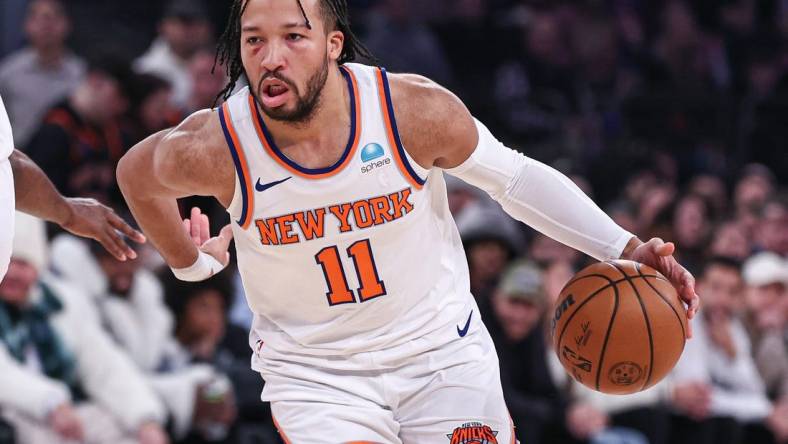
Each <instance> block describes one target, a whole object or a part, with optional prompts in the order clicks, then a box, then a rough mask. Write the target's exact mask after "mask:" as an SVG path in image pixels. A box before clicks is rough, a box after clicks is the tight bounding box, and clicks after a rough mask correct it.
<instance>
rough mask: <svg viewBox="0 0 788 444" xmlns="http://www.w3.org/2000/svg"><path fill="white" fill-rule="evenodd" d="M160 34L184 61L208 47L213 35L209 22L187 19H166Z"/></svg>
mask: <svg viewBox="0 0 788 444" xmlns="http://www.w3.org/2000/svg"><path fill="white" fill-rule="evenodd" d="M159 32H160V33H161V35H162V36H163V37H164V40H166V41H167V44H169V46H170V48H172V50H173V52H175V54H177V55H178V57H180V58H181V59H183V60H188V59H189V58H190V57H191V56H192V55H193V54H194V53H195V52H196V51H197V50H198V49H199V48H201V47H204V46H205V45H207V44H208V43H209V42H210V41H211V38H212V33H213V31H212V29H211V24H210V23H209V22H208V20H205V19H199V18H185V17H167V18H165V19H164V20H163V21H162V22H161V25H160V28H159Z"/></svg>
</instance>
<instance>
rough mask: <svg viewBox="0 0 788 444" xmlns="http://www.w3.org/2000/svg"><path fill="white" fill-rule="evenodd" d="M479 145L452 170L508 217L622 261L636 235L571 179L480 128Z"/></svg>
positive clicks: (601, 256) (592, 252) (595, 254)
mask: <svg viewBox="0 0 788 444" xmlns="http://www.w3.org/2000/svg"><path fill="white" fill-rule="evenodd" d="M478 126H479V146H478V147H477V148H476V151H474V153H473V154H472V155H471V157H470V158H469V159H468V160H467V161H466V162H465V163H463V164H462V165H460V166H459V167H457V168H453V169H451V170H447V172H448V173H449V174H452V175H455V176H457V177H459V178H460V179H463V180H465V181H466V182H468V183H470V184H472V185H475V186H478V187H479V188H481V189H483V190H484V191H486V192H487V193H488V194H489V195H490V196H491V197H492V198H493V199H495V200H496V201H497V202H499V203H500V204H501V206H502V207H503V209H504V210H506V212H507V213H509V215H511V216H512V217H514V218H515V219H518V220H520V221H522V222H524V223H526V224H528V225H529V226H531V227H533V228H534V229H536V230H538V231H540V232H542V233H544V234H546V235H548V236H550V237H552V238H554V239H556V240H558V241H560V242H562V243H564V244H566V245H569V246H570V247H573V248H575V249H577V250H580V251H582V252H584V253H586V254H588V255H589V256H592V257H594V258H596V259H599V260H609V259H618V258H619V257H621V254H622V253H623V252H624V250H625V247H626V246H627V245H628V244H629V242H630V241H631V240H632V238H633V235H632V234H630V233H628V232H627V231H626V230H624V229H623V228H621V227H620V226H618V224H616V223H615V222H614V221H613V220H612V219H610V217H609V216H608V215H607V214H605V213H604V212H603V211H602V210H601V209H600V208H599V207H598V206H597V205H596V204H595V203H594V202H593V201H592V200H591V199H590V198H588V196H586V195H585V194H584V193H583V192H582V191H581V190H580V189H579V188H578V187H577V186H576V185H575V184H574V183H573V182H572V181H571V180H569V178H567V177H566V176H564V175H563V174H561V173H560V172H558V171H556V170H555V169H553V168H550V167H549V166H547V165H545V164H543V163H541V162H537V161H535V160H533V159H529V158H527V157H525V156H524V155H522V154H521V153H518V152H516V151H514V150H512V149H510V148H507V147H505V146H504V145H503V144H501V143H500V142H498V141H497V140H495V139H494V138H493V137H492V135H491V134H490V133H489V131H488V130H487V129H486V128H484V127H483V126H482V125H481V124H478Z"/></svg>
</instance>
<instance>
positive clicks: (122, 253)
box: [0, 97, 145, 280]
mask: <svg viewBox="0 0 788 444" xmlns="http://www.w3.org/2000/svg"><path fill="white" fill-rule="evenodd" d="M15 210H19V211H24V212H26V213H30V214H32V215H34V216H36V217H39V218H41V219H44V220H48V221H50V222H54V223H57V224H59V225H60V226H61V227H63V228H64V229H65V230H67V231H69V232H71V233H73V234H76V235H79V236H84V237H89V238H92V239H95V240H97V241H99V242H100V243H101V244H102V245H103V246H104V248H106V249H107V251H109V252H110V253H112V254H113V255H114V256H115V257H116V258H118V260H122V261H125V260H126V258H132V259H133V258H135V257H136V256H137V255H136V253H135V252H134V250H132V249H131V248H130V247H129V246H128V245H127V244H126V243H125V242H124V241H123V240H122V239H121V237H120V236H119V235H118V233H117V231H116V230H119V231H120V232H122V233H123V234H125V235H126V236H127V237H129V238H130V239H132V240H134V241H137V242H144V241H145V237H144V236H143V235H142V234H141V233H138V232H137V231H135V230H134V229H132V228H131V227H130V226H128V225H127V224H126V223H125V222H124V221H123V219H121V218H120V217H118V216H117V215H116V214H115V213H114V212H113V211H112V210H111V209H109V208H107V207H105V206H104V205H101V204H100V203H98V202H96V201H95V200H93V199H67V198H65V197H63V196H62V195H60V193H58V192H57V190H56V189H55V187H54V185H52V182H50V181H49V179H47V177H46V175H44V172H43V171H41V169H40V168H38V166H36V164H34V163H33V162H32V161H31V160H30V159H29V158H28V157H27V156H25V155H24V154H22V153H21V152H19V151H17V150H14V139H13V136H12V133H11V124H10V122H9V120H8V114H7V113H6V109H5V105H3V98H2V97H0V280H2V279H3V276H5V272H6V270H7V269H8V263H9V260H10V259H11V244H12V241H13V239H14V211H15Z"/></svg>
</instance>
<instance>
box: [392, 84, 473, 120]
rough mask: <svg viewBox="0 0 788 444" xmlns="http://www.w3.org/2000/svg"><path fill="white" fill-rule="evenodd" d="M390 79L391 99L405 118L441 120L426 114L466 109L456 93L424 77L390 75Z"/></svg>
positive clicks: (436, 116) (437, 116)
mask: <svg viewBox="0 0 788 444" xmlns="http://www.w3.org/2000/svg"><path fill="white" fill-rule="evenodd" d="M388 79H389V85H390V87H391V98H392V100H393V101H394V103H396V104H397V105H398V108H400V109H401V111H402V113H403V114H404V115H403V117H405V116H407V115H408V114H409V113H412V114H414V115H417V114H418V115H420V117H422V118H424V117H426V118H428V119H440V118H441V116H439V115H425V114H427V113H425V112H430V111H447V110H448V111H450V110H457V111H459V110H465V109H466V108H465V105H464V104H463V103H462V101H461V100H460V99H459V98H458V97H457V96H456V95H454V93H452V92H451V91H449V90H448V89H446V88H444V87H443V86H441V85H440V84H438V83H437V82H435V81H433V80H431V79H429V78H427V77H424V76H422V75H419V74H408V73H403V74H388ZM429 114H432V113H429ZM439 114H442V113H439Z"/></svg>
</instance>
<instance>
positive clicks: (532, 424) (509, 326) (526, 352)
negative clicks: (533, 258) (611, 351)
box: [487, 262, 565, 443]
mask: <svg viewBox="0 0 788 444" xmlns="http://www.w3.org/2000/svg"><path fill="white" fill-rule="evenodd" d="M547 302H548V298H547V295H546V294H545V290H544V286H543V284H542V270H540V269H539V268H538V267H537V266H536V265H533V264H530V263H524V262H517V263H514V264H513V265H512V266H510V267H509V268H508V269H507V270H506V272H505V273H504V275H503V277H502V279H501V282H500V285H498V288H497V289H496V291H495V293H494V296H493V299H492V306H493V312H494V313H495V317H494V319H490V320H487V325H488V326H489V327H490V333H491V334H492V336H493V341H494V342H495V348H496V350H497V351H498V359H499V360H500V365H501V382H502V384H503V391H504V396H505V397H506V405H507V406H508V407H509V413H511V415H512V419H513V420H514V423H515V424H517V430H516V431H517V438H518V439H519V440H520V441H522V442H524V443H540V442H546V441H543V438H544V436H545V434H546V432H547V429H549V428H550V427H551V426H552V424H553V422H554V421H556V418H562V417H563V416H564V407H565V406H564V405H563V400H562V397H561V396H560V394H559V392H558V389H557V388H556V386H555V385H554V384H553V382H552V380H551V378H550V372H549V370H548V368H547V361H546V359H545V357H546V356H547V350H546V347H545V346H546V344H547V340H546V338H545V332H544V328H543V325H544V314H545V312H546V310H547Z"/></svg>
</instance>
